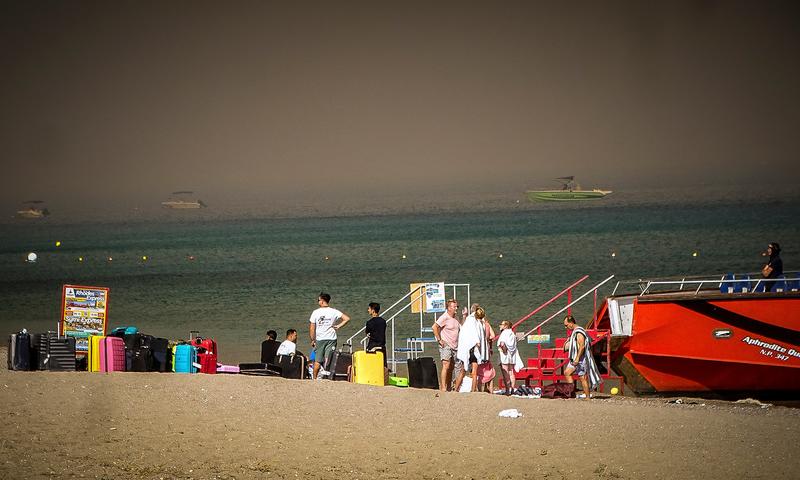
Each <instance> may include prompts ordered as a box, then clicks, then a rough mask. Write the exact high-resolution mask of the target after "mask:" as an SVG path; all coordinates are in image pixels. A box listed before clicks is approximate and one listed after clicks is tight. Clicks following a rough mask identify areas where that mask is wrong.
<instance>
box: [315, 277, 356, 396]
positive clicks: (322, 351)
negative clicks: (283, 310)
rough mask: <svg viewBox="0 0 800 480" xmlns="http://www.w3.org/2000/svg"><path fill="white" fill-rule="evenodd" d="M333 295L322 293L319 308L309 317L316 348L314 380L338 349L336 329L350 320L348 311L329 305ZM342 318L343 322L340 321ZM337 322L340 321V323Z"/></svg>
mask: <svg viewBox="0 0 800 480" xmlns="http://www.w3.org/2000/svg"><path fill="white" fill-rule="evenodd" d="M330 301H331V296H330V295H329V294H327V293H320V294H319V297H317V304H319V308H318V309H316V310H314V311H313V312H312V313H311V317H310V318H309V319H308V322H309V325H308V334H309V336H310V337H311V347H312V348H314V349H315V351H316V355H315V357H314V372H313V376H314V380H316V379H317V376H318V375H319V368H320V366H322V365H325V364H327V362H328V360H329V359H330V358H331V356H332V355H333V351H334V350H336V331H337V330H339V329H340V328H342V327H343V326H345V324H346V323H347V322H349V321H350V317H349V316H348V315H347V314H346V313H342V312H340V311H339V310H337V309H335V308H332V307H330V306H329V305H328V303H329V302H330ZM339 320H341V322H339ZM336 322H339V323H338V324H337V323H336Z"/></svg>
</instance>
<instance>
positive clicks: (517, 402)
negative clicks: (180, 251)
mask: <svg viewBox="0 0 800 480" xmlns="http://www.w3.org/2000/svg"><path fill="white" fill-rule="evenodd" d="M0 355H3V358H5V351H0ZM683 400H684V401H685V403H683V404H671V403H668V401H667V399H661V398H650V399H642V398H626V397H619V396H618V397H609V398H605V399H594V400H591V401H588V402H587V401H580V400H545V399H518V398H505V397H501V396H490V395H488V394H477V393H476V394H456V393H444V394H440V393H439V392H437V391H432V390H420V389H400V388H394V387H384V388H380V387H368V386H362V385H354V384H348V383H343V382H330V381H319V382H312V381H299V380H295V381H292V380H285V379H281V378H271V377H270V378H266V377H253V376H245V375H199V374H198V375H176V374H158V373H116V374H110V375H107V374H100V373H84V372H76V373H71V372H69V373H56V372H13V371H11V372H10V371H8V370H7V369H6V366H5V362H3V367H2V371H0V409H1V411H0V431H2V442H1V443H0V451H2V458H3V461H2V463H0V478H154V479H161V478H181V479H189V478H194V479H215V478H220V479H232V478H315V479H322V478H426V479H449V478H705V479H711V478H720V479H722V478H726V479H728V478H742V477H745V476H746V477H747V478H772V479H774V478H796V472H797V471H798V470H799V469H800V456H798V455H797V452H798V450H797V444H796V432H797V431H798V429H800V410H797V409H791V408H786V407H779V406H771V407H767V408H763V407H761V406H759V405H755V404H736V403H729V402H719V401H706V400H697V399H686V398H684V399H683ZM691 402H697V403H691ZM507 408H516V409H518V410H519V411H520V412H522V414H523V415H524V416H523V417H521V418H516V419H509V418H500V417H498V415H497V414H498V412H500V411H501V410H503V409H507Z"/></svg>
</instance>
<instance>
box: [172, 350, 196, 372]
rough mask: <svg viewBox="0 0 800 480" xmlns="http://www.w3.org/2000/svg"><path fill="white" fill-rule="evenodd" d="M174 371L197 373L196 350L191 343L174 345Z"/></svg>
mask: <svg viewBox="0 0 800 480" xmlns="http://www.w3.org/2000/svg"><path fill="white" fill-rule="evenodd" d="M173 363H174V365H175V373H197V367H195V364H196V363H197V350H196V349H195V348H194V347H193V346H191V345H175V356H174V357H173Z"/></svg>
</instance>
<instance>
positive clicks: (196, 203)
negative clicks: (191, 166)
mask: <svg viewBox="0 0 800 480" xmlns="http://www.w3.org/2000/svg"><path fill="white" fill-rule="evenodd" d="M193 193H194V192H191V191H188V190H182V191H179V192H172V195H173V196H179V197H180V196H186V195H191V194H193ZM161 206H162V207H164V208H173V209H176V210H186V209H197V208H205V207H207V205H206V204H205V203H203V201H202V200H188V199H185V198H171V199H169V200H167V201H166V202H161Z"/></svg>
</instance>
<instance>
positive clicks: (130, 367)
mask: <svg viewBox="0 0 800 480" xmlns="http://www.w3.org/2000/svg"><path fill="white" fill-rule="evenodd" d="M153 340H154V337H153V336H152V335H144V334H141V333H133V334H126V335H125V369H126V370H127V371H129V372H149V371H152V369H153V354H152V351H151V349H150V345H151V344H152V342H153Z"/></svg>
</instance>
